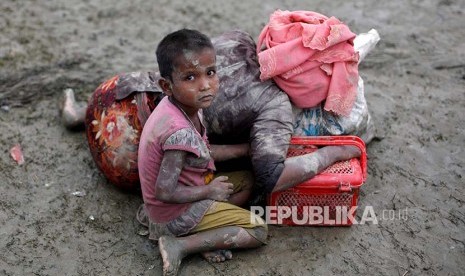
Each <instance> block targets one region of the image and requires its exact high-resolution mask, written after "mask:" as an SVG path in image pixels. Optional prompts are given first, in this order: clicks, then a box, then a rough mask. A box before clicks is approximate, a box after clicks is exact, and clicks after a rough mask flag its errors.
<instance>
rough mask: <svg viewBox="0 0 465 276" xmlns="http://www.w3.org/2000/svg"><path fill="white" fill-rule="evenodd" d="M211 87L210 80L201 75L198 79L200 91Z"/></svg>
mask: <svg viewBox="0 0 465 276" xmlns="http://www.w3.org/2000/svg"><path fill="white" fill-rule="evenodd" d="M210 87H211V85H210V80H209V79H208V78H206V77H203V78H202V79H201V80H200V91H206V90H209V89H210Z"/></svg>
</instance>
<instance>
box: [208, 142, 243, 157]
mask: <svg viewBox="0 0 465 276" xmlns="http://www.w3.org/2000/svg"><path fill="white" fill-rule="evenodd" d="M249 150H250V146H249V144H237V145H210V155H211V156H212V158H213V160H215V161H225V160H228V159H233V158H239V157H244V156H247V155H249Z"/></svg>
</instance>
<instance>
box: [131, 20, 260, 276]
mask: <svg viewBox="0 0 465 276" xmlns="http://www.w3.org/2000/svg"><path fill="white" fill-rule="evenodd" d="M156 55H157V60H158V66H159V70H160V75H161V79H160V80H159V85H160V87H161V88H162V90H163V92H164V93H165V94H166V95H167V96H168V97H165V98H163V100H161V102H160V103H159V105H158V106H157V107H156V108H155V110H154V111H153V112H152V114H151V115H150V117H149V119H148V120H147V122H146V124H145V126H144V129H143V131H142V135H141V140H140V144H139V152H138V166H139V177H140V182H141V188H142V194H143V198H144V206H143V208H141V209H140V210H139V214H138V218H139V219H140V220H142V221H143V222H146V223H147V224H148V226H149V233H150V237H151V238H158V244H159V250H160V253H161V256H162V259H163V272H164V274H165V275H175V274H176V273H177V270H178V268H179V266H180V263H181V260H182V258H183V257H185V256H186V255H188V254H192V253H198V252H199V253H202V254H203V256H204V257H205V258H206V259H207V260H210V261H224V260H227V259H231V258H232V255H231V252H230V251H228V249H231V248H253V247H258V246H261V245H263V244H265V242H266V237H267V226H266V224H264V222H263V221H262V220H261V219H260V218H256V219H257V220H256V221H259V222H260V223H258V224H252V223H251V221H253V220H251V216H252V215H253V214H252V213H250V212H249V211H247V210H245V209H242V208H240V207H237V206H236V205H241V204H243V203H244V202H245V200H246V199H247V197H248V195H249V191H250V185H249V184H250V183H251V182H250V181H249V180H244V181H241V183H238V182H236V183H234V184H233V183H230V182H229V181H228V177H226V176H218V177H216V178H214V179H212V178H213V171H214V170H215V166H214V163H213V159H214V160H217V161H220V160H226V159H231V158H235V157H240V156H245V155H247V153H248V150H249V148H248V145H247V144H241V145H231V146H214V145H212V146H211V147H210V145H209V143H208V141H207V136H206V130H205V127H204V126H203V123H202V113H201V111H202V109H203V108H207V107H208V106H210V104H211V103H212V101H213V99H214V98H215V96H216V94H217V91H218V87H219V80H218V76H217V75H216V55H215V50H214V48H213V45H212V43H211V41H210V39H209V38H208V37H206V36H205V35H203V34H202V33H199V32H198V31H194V30H187V29H182V30H179V31H176V32H174V33H171V34H169V35H168V36H166V37H165V38H164V39H163V40H162V41H161V42H160V44H159V45H158V48H157V51H156ZM227 201H229V202H230V203H228V202H227ZM231 203H233V204H234V205H233V204H231Z"/></svg>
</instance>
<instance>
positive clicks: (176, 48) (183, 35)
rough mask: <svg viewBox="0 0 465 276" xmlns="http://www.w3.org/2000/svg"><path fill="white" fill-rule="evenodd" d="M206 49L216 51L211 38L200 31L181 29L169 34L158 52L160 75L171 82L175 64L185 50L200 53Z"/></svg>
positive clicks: (160, 44)
mask: <svg viewBox="0 0 465 276" xmlns="http://www.w3.org/2000/svg"><path fill="white" fill-rule="evenodd" d="M205 48H211V49H214V47H213V44H212V42H211V40H210V38H208V36H206V35H204V34H202V33H201V32H199V31H196V30H189V29H181V30H179V31H176V32H173V33H170V34H168V35H167V36H165V37H164V38H163V39H162V40H161V41H160V43H159V44H158V47H157V51H156V55H157V62H158V70H159V71H160V75H161V76H162V77H163V78H169V79H170V80H171V73H172V72H173V69H174V68H173V66H174V62H175V60H176V58H177V57H178V56H180V55H181V54H183V52H184V51H185V50H191V51H196V52H198V51H200V50H202V49H205Z"/></svg>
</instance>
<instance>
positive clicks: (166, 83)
mask: <svg viewBox="0 0 465 276" xmlns="http://www.w3.org/2000/svg"><path fill="white" fill-rule="evenodd" d="M158 85H159V86H160V87H161V89H162V90H163V93H165V94H166V95H168V96H171V95H173V91H172V90H171V88H172V84H171V81H170V80H168V79H165V78H160V79H159V80H158Z"/></svg>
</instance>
